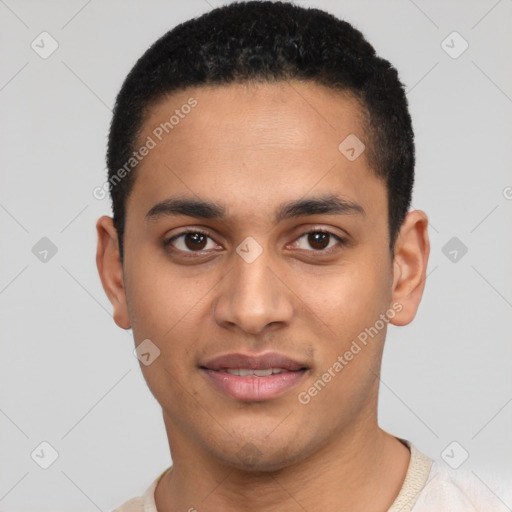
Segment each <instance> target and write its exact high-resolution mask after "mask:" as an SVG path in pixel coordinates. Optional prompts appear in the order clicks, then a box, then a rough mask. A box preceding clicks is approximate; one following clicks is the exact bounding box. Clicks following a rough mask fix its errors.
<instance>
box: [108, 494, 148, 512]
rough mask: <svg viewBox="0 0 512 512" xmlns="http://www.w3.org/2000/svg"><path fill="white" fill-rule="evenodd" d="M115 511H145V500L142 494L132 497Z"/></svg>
mask: <svg viewBox="0 0 512 512" xmlns="http://www.w3.org/2000/svg"><path fill="white" fill-rule="evenodd" d="M113 512H144V500H143V498H142V496H141V497H138V498H132V499H131V500H128V501H127V502H125V503H123V504H122V505H121V506H120V507H118V508H116V509H115V510H114V511H113Z"/></svg>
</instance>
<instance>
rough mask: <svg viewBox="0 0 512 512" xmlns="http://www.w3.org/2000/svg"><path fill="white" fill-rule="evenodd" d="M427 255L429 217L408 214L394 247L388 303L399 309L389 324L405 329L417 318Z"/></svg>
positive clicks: (428, 247) (421, 213)
mask: <svg viewBox="0 0 512 512" xmlns="http://www.w3.org/2000/svg"><path fill="white" fill-rule="evenodd" d="M429 253H430V242H429V238H428V217H427V215H426V214H425V213H424V212H423V211H421V210H414V211H411V212H409V213H408V214H407V217H406V218H405V220H404V222H403V224H402V226H401V228H400V233H399V235H398V237H397V240H396V243H395V251H394V261H393V290H392V301H391V302H392V303H399V304H400V305H401V306H402V308H401V310H400V311H399V312H398V313H397V314H396V315H395V317H394V318H393V319H391V320H390V323H392V324H394V325H407V324H408V323H410V322H412V320H413V319H414V317H415V316H416V312H417V310H418V307H419V304H420V301H421V297H422V295H423V290H424V288H425V279H426V272H427V264H428V257H429Z"/></svg>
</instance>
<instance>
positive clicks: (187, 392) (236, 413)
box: [97, 82, 430, 512]
mask: <svg viewBox="0 0 512 512" xmlns="http://www.w3.org/2000/svg"><path fill="white" fill-rule="evenodd" d="M190 97H194V98H195V99H196V100H197V102H198V104H197V106H196V107H195V108H194V109H193V110H192V111H191V113H190V114H188V115H187V116H185V117H184V119H182V120H180V123H179V125H177V126H175V128H174V129H173V131H172V132H171V133H169V134H168V135H166V136H165V137H164V138H163V140H162V141H161V142H160V143H159V144H158V145H157V147H156V148H154V149H152V150H151V151H150V152H149V154H148V155H147V156H146V157H145V158H144V159H143V161H142V162H141V163H140V164H139V166H138V167H137V170H136V173H137V174H136V180H135V184H134V188H133V190H132V193H131V194H130V196H129V198H128V201H127V217H126V231H125V239H124V241H125V259H124V264H123V265H122V264H121V261H120V257H119V251H118V239H117V232H116V230H115V228H114V226H113V223H112V219H111V218H110V217H106V216H105V217H101V218H100V219H99V220H98V222H97V231H98V251H97V265H98V270H99V273H100V277H101V280H102V284H103V287H104V289H105V292H106V294H107V295H108V297H109V299H110V301H111V303H112V305H113V310H114V313H113V317H114V320H115V322H116V324H117V325H118V326H120V327H122V328H123V329H128V328H131V329H132V330H133V335H134V339H135V342H136V344H137V345H138V344H139V343H140V342H142V341H143V340H144V339H147V338H149V339H150V340H152V342H153V343H155V344H156V345H157V346H158V348H159V349H160V351H161V353H160V357H158V358H157V359H155V361H154V362H153V363H152V364H150V365H149V366H144V365H142V364H141V370H142V372H143V375H144V378H145V379H146V382H147V384H148V386H149V388H150V390H151V392H152V393H153V394H154V396H155V398H156V399H157V400H158V402H159V403H160V405H161V407H162V411H163V418H164V422H165V427H166V431H167V435H168V439H169V445H170V450H171V455H172V460H173V469H172V471H170V472H167V473H166V474H165V475H164V477H163V478H162V479H161V480H160V482H159V485H158V486H157V489H156V492H155V500H156V504H157V508H158V510H159V511H164V510H165V511H178V510H180V511H184V510H189V509H190V508H191V507H195V508H196V509H197V510H199V511H218V510H223V511H226V512H229V511H238V510H248V511H277V510H279V511H282V510H287V511H295V510H297V511H299V510H301V511H303V510H308V511H310V512H313V511H320V510H322V511H324V510H337V511H351V512H357V511H368V510H373V511H385V510H387V509H388V508H389V506H390V505H391V504H392V502H393V500H394V499H395V497H396V496H397V494H398V492H399V490H400V488H401V486H402V484H403V481H404V478H405V474H406V471H407V467H408V464H409V460H410V453H409V450H408V449H407V448H406V447H405V446H404V445H403V444H402V443H400V442H399V441H398V440H397V439H396V438H395V437H393V436H391V435H390V434H388V433H387V432H385V431H383V430H382V429H381V428H380V427H379V426H378V423H377V398H378V384H379V378H378V377H379V374H380V364H381V357H382V350H383V346H384V340H385V336H386V328H385V327H384V328H383V329H381V330H380V331H379V333H378V335H377V336H375V337H374V338H372V339H371V341H369V342H368V344H367V346H365V347H364V348H363V349H362V350H361V352H359V353H358V354H357V356H355V357H354V358H353V359H352V360H351V361H350V362H349V363H348V364H347V365H346V366H345V367H344V368H343V370H342V371H341V372H340V373H338V374H337V375H336V377H335V378H333V379H332V380H331V381H330V382H329V383H328V384H327V385H326V386H325V387H324V388H323V389H322V390H321V392H319V393H318V394H317V395H316V396H315V397H314V398H312V399H311V401H310V402H309V403H308V404H307V405H303V404H301V403H300V402H299V401H298V398H297V397H298V394H299V393H300V392H301V391H304V390H306V391H307V390H308V388H310V387H311V386H312V385H313V383H314V382H315V381H317V380H318V378H319V377H320V376H321V375H322V374H323V373H324V372H325V371H327V370H328V368H329V367H331V366H332V365H333V363H334V362H335V361H336V360H337V357H338V356H339V355H342V354H344V353H345V351H346V350H348V349H349V347H350V344H351V342H352V341H353V340H354V339H356V338H357V336H358V334H359V333H361V332H362V331H364V329H365V328H368V327H370V326H373V325H374V324H375V322H376V320H378V319H379V315H381V314H383V313H385V312H386V311H387V310H389V309H390V308H391V309H392V305H393V304H399V305H400V306H401V310H400V311H399V312H397V313H396V315H395V316H394V318H393V319H391V320H390V322H391V323H393V324H395V325H406V324H408V323H409V322H411V321H412V320H413V318H414V316H415V314H416V310H417V308H418V305H419V303H420V300H421V296H422V293H423V289H424V284H425V278H426V267H427V261H428V255H429V250H430V249H429V240H428V232H427V227H428V219H427V216H426V215H425V213H424V212H422V211H420V210H416V211H411V212H409V213H408V215H407V217H406V219H405V221H404V223H403V224H402V226H401V230H400V234H399V237H398V239H397V242H396V245H395V252H394V255H393V254H391V252H390V250H389V232H388V226H387V191H386V187H385V183H384V182H383V181H382V180H381V179H379V178H378V177H376V175H375V174H374V172H373V171H372V169H371V167H370V163H369V161H368V160H367V158H366V153H364V152H363V154H362V155H361V156H360V157H359V158H357V159H356V160H354V161H349V160H348V159H347V158H345V156H344V155H343V154H342V153H341V152H340V151H339V150H338V145H339V144H340V142H341V141H343V140H344V139H345V138H346V137H347V136H348V135H349V134H356V135H357V136H358V138H359V139H360V140H362V141H363V142H364V141H365V138H366V137H365V133H364V129H363V123H362V119H361V115H360V108H359V106H358V104H357V103H356V102H355V101H353V100H352V99H351V98H350V97H349V96H348V95H346V94H342V93H339V92H333V91H331V90H328V89H326V88H324V87H322V86H319V85H315V84H312V83H303V82H290V83H288V82H280V83H274V84H233V85H229V86H220V87H200V88H195V89H192V88H191V89H187V90H185V91H180V92H177V93H173V94H172V95H169V96H168V97H166V98H164V99H162V100H161V101H159V102H158V103H156V104H155V105H154V106H153V108H152V109H151V110H150V113H149V115H148V117H147V118H146V120H145V122H144V126H143V130H142V132H141V135H140V142H141V143H143V141H144V140H145V139H146V137H147V136H148V135H151V132H152V130H153V129H154V128H155V127H156V126H158V125H159V124H160V123H161V122H164V121H165V120H167V119H168V118H169V116H170V115H171V114H172V113H173V112H174V110H175V109H176V108H180V106H181V105H183V104H184V103H186V102H187V100H188V99H189V98H190ZM330 193H334V194H336V195H338V196H340V197H343V198H345V199H347V200H350V201H352V202H356V203H358V204H360V205H361V206H362V207H363V208H364V212H365V213H364V215H361V214H355V213H352V214H343V215H340V214H315V215H310V216H305V217H300V218H291V219H286V220H283V221H281V222H279V223H276V222H275V219H274V211H275V210H276V208H277V207H278V206H279V205H280V204H281V203H283V202H287V201H292V200H296V199H301V198H304V197H317V196H320V195H323V194H330ZM176 194H182V195H183V196H187V197H191V198H195V199H198V198H200V199H203V200H210V201H214V202H218V203H221V204H223V205H224V206H226V208H227V216H226V217H225V218H224V219H222V220H221V219H206V220H205V219H198V218H195V217H190V216H183V215H181V216H170V215H167V216H160V217H159V218H157V219H153V220H151V221H146V220H145V216H146V213H147V212H148V211H149V210H150V209H151V208H152V207H153V206H154V205H155V204H156V203H158V202H160V201H162V200H165V199H166V198H168V197H170V196H172V195H176ZM193 228H200V229H201V230H202V231H206V232H207V233H208V236H209V237H210V238H206V241H207V242H205V243H204V244H203V247H202V249H201V250H202V251H203V252H202V253H200V254H202V255H201V256H199V257H196V258H195V259H193V258H186V257H185V256H184V252H185V251H187V250H188V252H187V253H186V254H188V255H190V254H192V256H194V253H193V250H194V245H193V244H190V243H189V245H188V246H187V245H186V243H185V242H186V237H181V238H180V239H178V240H175V241H174V246H175V248H176V250H175V252H173V251H172V250H171V249H170V248H169V247H166V246H165V241H166V240H168V239H169V238H170V237H171V236H172V235H176V234H178V233H181V232H183V231H185V230H186V229H190V230H191V231H192V232H193ZM315 229H322V230H328V231H330V232H331V233H333V234H335V235H338V236H341V237H344V238H345V239H346V243H345V244H344V245H340V244H339V243H338V242H337V240H336V239H335V238H330V239H327V240H326V241H325V242H324V243H323V245H320V246H318V245H317V246H314V245H311V244H310V243H309V240H310V237H309V238H308V235H307V233H308V232H310V231H314V230H315ZM248 236H250V237H253V238H254V239H255V240H256V241H257V242H258V243H259V244H260V246H261V247H262V249H263V252H262V254H261V255H260V256H259V257H258V258H256V260H255V261H253V262H252V263H247V262H246V261H244V259H242V258H241V257H240V256H239V255H238V254H237V252H236V248H237V246H238V245H239V244H240V243H241V242H242V241H243V240H244V239H245V238H246V237H248ZM313 242H314V241H313ZM318 247H320V248H318ZM324 247H325V248H327V250H328V249H330V248H334V249H333V251H334V252H332V253H331V254H330V255H323V253H322V250H323V251H324V252H325V250H326V249H324ZM179 250H181V252H180V251H179ZM270 350H276V351H279V352H282V353H284V354H285V355H287V356H289V357H292V358H294V359H297V360H299V361H306V362H307V363H308V366H309V370H308V372H307V373H306V375H305V376H304V379H303V380H302V381H301V382H300V383H299V385H298V386H296V387H294V388H293V389H290V390H288V391H286V392H285V393H284V394H282V395H281V396H279V397H276V398H273V399H270V400H267V401H253V402H246V401H240V400H235V399H233V398H230V397H228V396H226V395H225V394H223V393H221V392H219V391H218V390H217V389H216V388H214V387H213V386H212V385H211V384H210V382H209V381H208V380H207V379H206V378H205V377H204V375H202V374H201V372H200V371H199V369H198V364H199V361H203V360H205V359H207V358H211V357H215V356H217V355H221V354H226V353H230V352H244V353H249V352H253V353H262V352H266V351H270ZM240 450H242V452H240ZM251 450H252V453H253V457H252V458H251V457H247V456H245V457H244V456H242V455H241V454H240V453H242V454H243V453H248V452H251ZM239 452H240V453H239Z"/></svg>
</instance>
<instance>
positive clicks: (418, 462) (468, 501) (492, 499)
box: [113, 439, 512, 512]
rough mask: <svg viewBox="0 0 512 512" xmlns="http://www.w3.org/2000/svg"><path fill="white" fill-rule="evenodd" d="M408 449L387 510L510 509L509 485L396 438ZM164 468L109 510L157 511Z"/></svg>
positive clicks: (465, 511) (470, 511)
mask: <svg viewBox="0 0 512 512" xmlns="http://www.w3.org/2000/svg"><path fill="white" fill-rule="evenodd" d="M400 441H402V442H403V443H404V444H405V445H406V446H407V447H408V448H409V450H410V452H411V459H410V462H409V466H408V468H407V473H406V475H405V480H404V483H403V485H402V488H401V489H400V492H399V493H398V496H397V497H396V499H395V501H394V502H393V504H392V505H391V507H390V508H389V509H388V510H387V512H506V511H510V510H512V508H509V506H512V503H508V502H507V500H508V499H510V498H511V496H512V495H511V492H510V486H508V487H507V488H506V489H505V488H504V486H503V485H501V486H500V485H498V486H496V483H495V482H494V483H491V485H490V482H488V481H487V482H484V481H483V480H482V479H480V478H479V477H478V476H477V475H475V474H474V473H468V472H463V471H461V470H453V469H451V468H450V467H449V466H448V465H447V464H445V463H444V462H441V461H435V462H434V461H433V460H432V459H431V458H429V457H427V456H426V455H425V454H423V453H421V452H420V451H419V450H418V449H417V448H416V447H415V446H414V445H413V444H411V443H410V442H409V441H407V440H405V439H400ZM169 469H170V468H167V469H166V470H165V471H163V472H162V473H161V474H160V475H159V476H158V477H157V478H156V480H155V481H154V482H153V483H152V484H151V485H150V486H149V487H148V488H147V490H146V492H145V493H144V494H143V495H142V496H139V497H137V498H132V499H131V500H129V501H127V502H126V503H124V504H123V505H121V506H120V507H119V508H116V509H115V510H114V511H113V512H159V511H157V508H156V504H155V489H156V486H157V484H158V482H159V480H160V478H162V476H163V475H164V474H165V473H166V472H167V471H169Z"/></svg>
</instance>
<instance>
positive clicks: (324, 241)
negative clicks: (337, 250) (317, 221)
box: [295, 230, 344, 252]
mask: <svg viewBox="0 0 512 512" xmlns="http://www.w3.org/2000/svg"><path fill="white" fill-rule="evenodd" d="M301 239H305V240H306V245H309V247H312V248H313V249H314V251H315V252H330V249H332V247H334V246H335V245H336V243H338V244H339V245H343V243H344V240H343V238H341V237H339V236H337V235H335V234H334V233H331V232H330V231H318V230H317V231H309V232H308V233H304V234H303V235H302V236H300V237H299V238H297V242H295V243H296V244H298V243H299V242H298V241H300V240H301ZM331 242H334V243H333V244H331ZM298 248H299V249H305V250H309V249H308V248H307V247H298Z"/></svg>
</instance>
